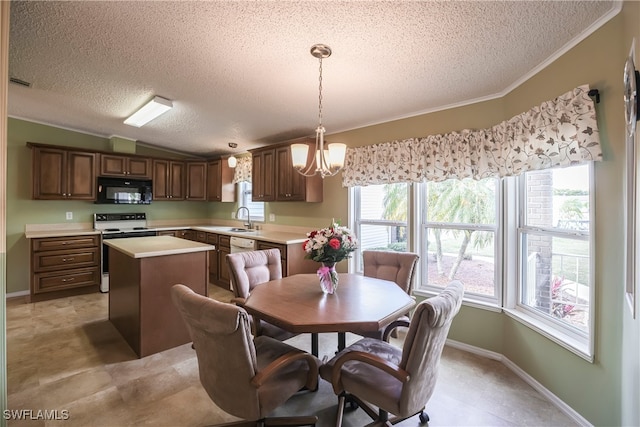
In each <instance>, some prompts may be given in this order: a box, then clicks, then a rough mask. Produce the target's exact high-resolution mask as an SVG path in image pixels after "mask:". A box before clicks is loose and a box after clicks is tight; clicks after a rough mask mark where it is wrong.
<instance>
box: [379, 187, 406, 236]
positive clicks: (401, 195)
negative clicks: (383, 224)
mask: <svg viewBox="0 0 640 427" xmlns="http://www.w3.org/2000/svg"><path fill="white" fill-rule="evenodd" d="M383 194H384V196H383V199H384V200H383V202H384V212H383V218H384V219H386V220H391V221H406V220H407V200H408V197H407V184H406V183H399V184H385V185H384V188H383ZM400 228H405V227H396V236H395V238H396V241H398V242H400V241H403V240H404V239H406V235H405V234H406V228H405V230H404V233H402V232H401V231H400Z"/></svg>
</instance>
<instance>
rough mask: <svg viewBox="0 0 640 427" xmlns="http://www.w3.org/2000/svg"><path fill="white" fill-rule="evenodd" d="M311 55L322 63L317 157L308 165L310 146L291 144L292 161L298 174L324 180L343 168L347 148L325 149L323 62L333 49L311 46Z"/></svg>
mask: <svg viewBox="0 0 640 427" xmlns="http://www.w3.org/2000/svg"><path fill="white" fill-rule="evenodd" d="M311 55H313V56H314V57H315V58H318V60H319V61H320V77H319V79H318V80H319V86H318V93H319V95H318V127H317V128H316V144H315V155H314V156H313V157H312V158H311V161H310V162H309V164H308V165H307V158H308V155H309V146H308V145H307V144H291V161H292V163H293V167H294V168H295V170H296V171H297V172H298V173H300V174H302V175H304V176H314V175H316V174H320V176H321V177H322V178H324V177H327V176H334V175H335V174H337V173H338V172H339V171H340V170H341V169H342V168H343V166H344V157H345V153H346V151H347V146H346V145H345V144H340V143H331V144H327V146H326V147H325V144H324V133H325V129H324V126H322V60H323V59H324V58H328V57H329V56H331V48H330V47H329V46H327V45H324V44H315V45H313V46H311Z"/></svg>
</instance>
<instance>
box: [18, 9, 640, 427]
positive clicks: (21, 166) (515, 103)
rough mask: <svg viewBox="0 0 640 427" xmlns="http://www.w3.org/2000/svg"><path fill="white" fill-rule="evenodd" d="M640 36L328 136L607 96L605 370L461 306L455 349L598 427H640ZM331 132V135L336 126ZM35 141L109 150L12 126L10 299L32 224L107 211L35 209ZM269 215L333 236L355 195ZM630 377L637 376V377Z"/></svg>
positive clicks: (215, 206)
mask: <svg viewBox="0 0 640 427" xmlns="http://www.w3.org/2000/svg"><path fill="white" fill-rule="evenodd" d="M639 27H640V7H638V5H637V4H636V3H634V2H626V3H625V4H624V9H623V12H622V14H620V15H619V16H617V17H615V18H614V19H612V20H611V21H610V22H609V23H607V24H606V25H604V26H603V27H602V28H600V29H599V30H598V31H596V32H595V33H594V34H593V35H591V36H590V37H588V38H587V39H585V40H584V41H583V42H581V43H580V44H579V45H578V46H576V47H575V48H573V49H571V51H569V52H568V53H566V54H565V55H563V56H562V57H561V58H559V59H558V60H556V61H555V62H553V63H552V64H551V65H550V66H548V67H547V68H545V69H544V70H543V71H541V72H539V73H538V74H536V75H535V76H533V77H532V78H530V79H529V80H528V81H527V82H526V83H524V84H523V85H521V86H519V87H518V88H517V89H515V90H514V91H513V92H511V93H509V94H507V95H506V96H505V97H504V98H501V99H495V100H491V101H486V102H482V103H478V104H475V105H470V106H465V107H460V108H455V109H451V110H446V111H440V112H435V113H431V114H425V115H422V116H418V117H413V118H407V119H402V120H396V121H391V122H387V123H383V124H379V125H374V126H368V127H366V128H363V129H358V130H353V131H349V132H343V133H339V134H334V135H328V136H327V140H328V141H330V142H331V141H335V142H344V143H346V144H347V145H348V146H351V147H355V146H361V145H367V144H374V143H378V142H384V141H390V140H394V139H403V138H408V137H420V136H425V135H430V134H438V133H446V132H450V131H454V130H461V129H465V128H485V127H489V126H491V125H494V124H496V123H499V122H501V121H502V120H505V119H508V118H510V117H512V116H513V115H515V114H518V113H520V112H522V111H526V110H528V109H530V108H531V107H532V106H535V105H538V104H540V103H541V102H542V101H545V100H548V99H552V98H554V97H556V96H558V95H560V94H562V93H564V92H566V91H568V90H570V89H572V88H574V87H576V86H578V85H582V84H585V83H588V84H589V85H591V87H592V88H597V89H599V90H600V94H601V103H600V104H598V106H597V113H598V122H599V126H600V133H601V140H602V144H603V149H604V161H603V162H599V163H597V165H596V180H597V184H596V206H595V211H596V225H595V240H596V250H595V257H596V267H595V271H594V275H595V276H594V277H595V287H596V302H595V313H596V319H595V323H596V326H595V328H596V329H595V334H596V344H595V361H594V362H593V363H589V362H586V361H585V360H583V359H582V358H580V357H578V356H576V355H574V354H573V353H571V352H570V351H568V350H565V349H564V348H562V347H561V346H558V345H557V344H555V343H553V342H552V341H550V340H548V339H547V338H545V337H543V336H541V335H540V334H538V333H536V332H534V331H532V330H531V329H529V328H527V327H525V326H523V325H522V324H520V323H519V322H517V321H515V320H513V319H512V318H510V317H507V316H506V315H505V314H503V313H500V312H494V311H487V310H482V309H479V308H475V307H469V306H463V308H462V310H461V312H460V314H459V315H458V317H457V318H456V321H455V322H454V325H453V326H452V329H451V333H450V337H451V338H452V339H454V340H456V341H460V342H463V343H467V344H470V345H473V346H477V347H480V348H484V349H487V350H490V351H493V352H497V353H501V354H504V355H505V356H506V357H507V358H508V359H509V360H511V361H513V362H514V363H515V364H516V365H518V366H519V367H521V368H522V369H523V370H524V371H525V372H527V373H528V374H529V375H531V376H532V377H533V378H535V379H536V380H537V381H538V382H540V383H541V384H542V385H543V386H544V387H546V388H547V389H548V390H550V391H551V392H552V393H554V394H555V395H556V396H558V397H559V398H560V399H562V400H563V401H564V402H566V403H567V404H568V405H570V406H571V407H572V408H573V409H575V410H576V411H577V412H579V413H580V414H581V415H582V416H583V417H585V418H586V419H587V420H588V421H589V422H591V423H592V424H594V425H622V424H624V425H639V424H640V420H639V419H638V410H637V403H638V402H639V401H640V392H639V391H638V388H639V387H638V381H639V380H638V375H637V372H638V360H639V359H640V358H639V357H638V351H639V348H640V346H639V344H638V341H639V333H638V330H639V329H640V328H639V327H638V320H637V319H633V318H631V317H630V315H629V314H628V310H627V308H626V306H624V304H623V300H624V295H623V289H624V286H623V275H622V271H623V246H622V245H623V242H624V229H623V221H622V218H623V206H624V198H623V171H624V138H623V136H624V133H623V110H622V69H623V64H624V60H625V57H626V54H627V52H628V49H629V47H630V45H631V37H634V36H635V37H636V38H638V37H639V34H638V28H639ZM639 42H640V41H639ZM636 55H638V52H636ZM638 58H640V55H638ZM639 62H640V61H639ZM327 126H328V128H329V130H330V124H327ZM27 140H29V141H34V142H42V143H52V144H61V145H72V146H78V147H83V148H96V149H105V145H104V144H106V140H105V139H103V138H98V137H93V136H89V135H83V134H78V133H75V132H70V131H65V130H60V129H54V128H51V127H47V126H42V125H36V124H33V123H25V122H22V121H19V120H10V121H9V153H8V155H9V157H8V161H9V178H8V182H9V187H8V189H7V190H8V194H7V202H8V213H7V227H8V231H7V233H8V235H7V245H8V246H7V265H8V281H7V290H8V291H9V292H13V291H17V290H24V289H27V288H28V248H27V242H26V240H25V239H24V236H23V232H24V224H25V223H58V222H64V212H66V211H73V212H74V217H75V218H76V219H74V220H77V221H82V222H86V221H89V219H90V216H91V214H92V213H94V212H96V211H97V209H96V206H95V205H93V204H90V203H86V202H62V201H61V202H45V201H34V200H30V162H29V152H28V150H27V149H26V148H25V147H24V142H25V141H27ZM235 208H236V205H235V204H234V203H192V202H183V203H175V202H174V203H171V202H157V203H153V204H152V205H150V206H149V207H148V209H145V211H147V213H148V214H149V216H150V218H153V219H156V218H157V219H172V218H175V219H198V218H202V219H205V218H207V219H208V218H214V219H221V220H228V219H230V218H231V213H232V212H233V211H234V210H235ZM99 210H101V211H102V210H104V208H103V207H101V208H99ZM266 213H267V216H268V214H269V213H273V214H275V215H276V221H275V223H276V224H278V225H296V226H307V227H319V226H324V225H326V223H327V221H328V220H329V219H330V218H340V219H342V220H343V222H345V223H346V221H347V219H348V192H347V189H345V188H343V187H342V186H341V181H340V178H339V177H334V178H327V179H325V187H324V202H323V203H313V204H307V203H295V202H286V203H268V204H267V205H266ZM639 317H640V316H639ZM623 333H624V334H625V340H626V341H627V342H625V343H623V338H622V337H623ZM623 349H624V352H623ZM629 372H631V373H632V374H635V376H633V375H631V376H630V375H628V373H629Z"/></svg>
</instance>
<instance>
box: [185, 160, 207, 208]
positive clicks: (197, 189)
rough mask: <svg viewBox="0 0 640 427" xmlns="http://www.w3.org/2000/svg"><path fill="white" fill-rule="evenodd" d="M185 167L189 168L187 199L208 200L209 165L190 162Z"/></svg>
mask: <svg viewBox="0 0 640 427" xmlns="http://www.w3.org/2000/svg"><path fill="white" fill-rule="evenodd" d="M185 165H186V168H187V190H186V199H187V200H194V201H205V200H207V163H206V162H189V161H188V162H186V163H185Z"/></svg>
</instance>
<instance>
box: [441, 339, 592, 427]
mask: <svg viewBox="0 0 640 427" xmlns="http://www.w3.org/2000/svg"><path fill="white" fill-rule="evenodd" d="M447 345H448V346H450V347H452V348H457V349H458V350H462V351H466V352H469V353H473V354H476V355H478V356H482V357H486V358H488V359H493V360H497V361H498V362H500V363H502V364H503V365H505V366H506V367H507V368H509V369H510V370H511V371H512V372H513V373H514V374H516V375H517V376H518V377H519V378H520V379H522V380H523V381H524V382H526V383H527V384H529V385H530V386H531V387H533V388H534V389H535V390H536V391H537V392H538V393H540V394H542V395H543V396H544V397H546V398H547V399H548V400H549V401H550V402H551V403H552V404H553V405H554V406H555V407H556V408H558V409H559V410H560V411H561V412H562V413H563V414H565V415H566V416H568V417H569V418H571V419H572V420H573V421H575V422H576V424H578V425H580V426H584V427H593V425H592V424H591V423H590V422H589V421H587V420H586V419H585V418H584V417H583V416H582V415H580V414H579V413H578V412H576V411H575V410H574V409H573V408H571V407H570V406H569V405H567V404H566V403H564V402H563V401H562V400H561V399H560V398H559V397H558V396H556V395H555V394H553V393H551V392H550V391H549V390H548V389H547V388H545V387H544V386H543V385H542V384H540V383H539V382H538V381H537V380H536V379H535V378H533V377H532V376H531V375H529V374H528V373H526V372H525V371H523V370H522V368H520V367H519V366H518V365H516V364H515V363H513V362H512V361H511V360H509V359H508V358H506V357H505V356H504V355H503V354H500V353H496V352H493V351H489V350H485V349H483V348H480V347H475V346H472V345H469V344H465V343H461V342H458V341H454V340H450V339H448V340H447Z"/></svg>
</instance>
